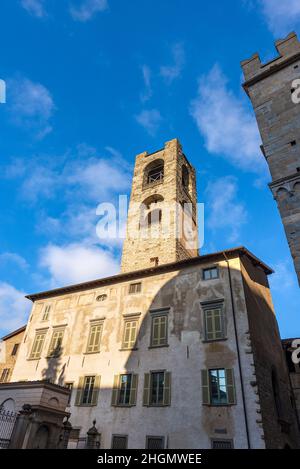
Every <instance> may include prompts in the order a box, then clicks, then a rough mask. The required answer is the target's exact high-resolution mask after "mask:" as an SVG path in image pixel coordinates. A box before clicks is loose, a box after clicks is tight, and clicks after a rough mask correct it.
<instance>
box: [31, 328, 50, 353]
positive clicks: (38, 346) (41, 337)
mask: <svg viewBox="0 0 300 469" xmlns="http://www.w3.org/2000/svg"><path fill="white" fill-rule="evenodd" d="M45 337H46V332H37V333H36V336H35V339H34V342H33V346H32V350H31V354H30V358H32V359H38V358H40V357H41V353H42V349H43V345H44V342H45Z"/></svg>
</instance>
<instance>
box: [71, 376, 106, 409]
mask: <svg viewBox="0 0 300 469" xmlns="http://www.w3.org/2000/svg"><path fill="white" fill-rule="evenodd" d="M99 390H100V376H83V377H81V378H79V383H78V388H77V393H76V399H75V405H77V406H94V405H97V402H98V395H99Z"/></svg>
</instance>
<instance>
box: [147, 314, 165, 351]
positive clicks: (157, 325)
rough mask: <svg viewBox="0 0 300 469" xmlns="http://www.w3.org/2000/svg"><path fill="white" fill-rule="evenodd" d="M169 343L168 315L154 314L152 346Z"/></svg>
mask: <svg viewBox="0 0 300 469" xmlns="http://www.w3.org/2000/svg"><path fill="white" fill-rule="evenodd" d="M164 345H168V315H167V314H159V315H158V314H153V315H152V324H151V343H150V346H151V347H161V346H164Z"/></svg>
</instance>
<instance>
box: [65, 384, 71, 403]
mask: <svg viewBox="0 0 300 469" xmlns="http://www.w3.org/2000/svg"><path fill="white" fill-rule="evenodd" d="M65 387H66V388H67V389H69V390H70V394H69V399H68V405H70V403H71V399H72V391H73V383H65Z"/></svg>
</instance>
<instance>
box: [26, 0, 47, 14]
mask: <svg viewBox="0 0 300 469" xmlns="http://www.w3.org/2000/svg"><path fill="white" fill-rule="evenodd" d="M21 5H22V7H23V8H25V10H26V11H27V12H28V13H30V14H31V15H33V16H36V17H37V18H42V17H43V16H46V10H45V6H44V0H21Z"/></svg>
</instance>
